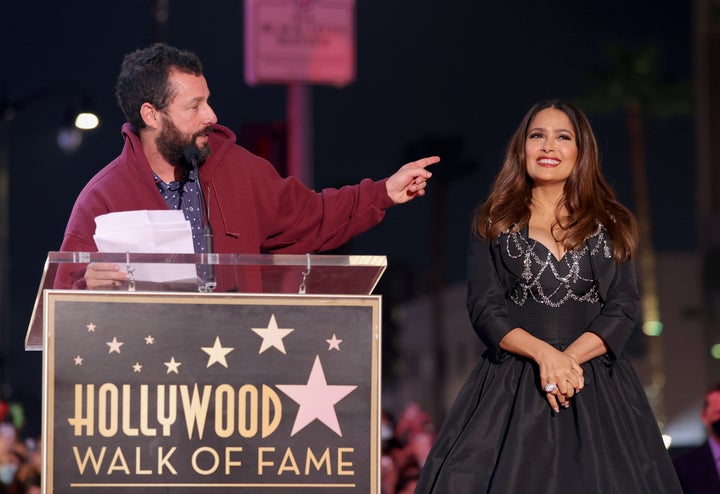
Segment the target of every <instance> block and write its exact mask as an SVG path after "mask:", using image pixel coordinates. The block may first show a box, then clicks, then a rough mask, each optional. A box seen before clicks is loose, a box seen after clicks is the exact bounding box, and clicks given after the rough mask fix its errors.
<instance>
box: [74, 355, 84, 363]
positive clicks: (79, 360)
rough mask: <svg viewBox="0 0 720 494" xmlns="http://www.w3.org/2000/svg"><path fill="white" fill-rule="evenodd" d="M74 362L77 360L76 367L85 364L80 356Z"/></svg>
mask: <svg viewBox="0 0 720 494" xmlns="http://www.w3.org/2000/svg"><path fill="white" fill-rule="evenodd" d="M73 360H75V365H82V363H83V358H82V357H81V356H80V355H78V356H77V357H75V358H74V359H73Z"/></svg>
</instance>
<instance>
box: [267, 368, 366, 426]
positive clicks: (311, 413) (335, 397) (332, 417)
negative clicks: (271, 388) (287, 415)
mask: <svg viewBox="0 0 720 494" xmlns="http://www.w3.org/2000/svg"><path fill="white" fill-rule="evenodd" d="M277 387H278V389H280V391H282V392H283V393H285V394H286V395H288V396H289V397H290V398H292V399H293V400H294V401H295V402H296V403H297V404H299V405H300V408H299V409H298V413H297V416H296V417H295V423H294V424H293V428H292V432H291V433H290V435H291V436H294V435H295V434H296V433H298V432H300V431H301V430H302V429H303V428H305V426H306V425H308V424H309V423H310V422H312V421H313V420H315V419H318V420H319V421H320V422H322V423H323V424H325V425H327V426H328V427H329V428H330V429H331V430H332V431H333V432H335V433H336V434H337V435H338V436H340V437H342V432H341V431H340V424H339V423H338V419H337V415H336V414H335V404H336V403H337V402H339V401H340V400H342V399H343V398H345V397H346V396H347V395H349V394H350V393H351V392H352V391H353V390H354V389H355V388H357V386H341V385H330V384H327V381H326V380H325V373H324V372H323V368H322V364H321V363H320V357H319V356H317V355H316V356H315V363H314V364H313V367H312V370H311V371H310V377H308V381H307V384H302V385H296V384H278V385H277Z"/></svg>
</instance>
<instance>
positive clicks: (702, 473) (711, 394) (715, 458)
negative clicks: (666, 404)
mask: <svg viewBox="0 0 720 494" xmlns="http://www.w3.org/2000/svg"><path fill="white" fill-rule="evenodd" d="M700 418H701V419H702V421H703V423H704V424H705V428H706V429H707V433H708V439H707V441H705V442H704V443H703V444H702V445H700V446H698V447H697V448H695V449H692V450H690V451H688V452H687V453H684V454H682V455H680V456H679V457H677V458H676V459H675V460H674V464H675V470H676V471H677V474H678V478H679V479H680V484H681V485H682V488H683V492H684V493H685V494H711V493H717V492H720V473H719V472H720V383H717V384H715V386H713V387H712V388H711V389H710V390H709V391H708V392H707V393H706V394H705V400H704V402H703V410H702V413H701V414H700Z"/></svg>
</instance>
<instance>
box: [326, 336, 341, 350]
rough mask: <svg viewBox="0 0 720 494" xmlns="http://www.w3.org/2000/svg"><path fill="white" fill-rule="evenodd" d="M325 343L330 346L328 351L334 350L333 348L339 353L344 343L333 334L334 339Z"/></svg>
mask: <svg viewBox="0 0 720 494" xmlns="http://www.w3.org/2000/svg"><path fill="white" fill-rule="evenodd" d="M325 341H327V342H328V345H330V346H329V347H328V351H330V350H332V349H333V348H334V349H335V350H337V351H338V352H339V351H340V343H342V340H338V339H337V336H335V335H334V334H333V337H332V338H331V339H329V340H325Z"/></svg>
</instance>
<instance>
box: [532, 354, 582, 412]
mask: <svg viewBox="0 0 720 494" xmlns="http://www.w3.org/2000/svg"><path fill="white" fill-rule="evenodd" d="M535 361H536V362H537V364H538V367H539V368H540V387H541V388H542V389H543V390H544V391H545V392H546V398H547V401H548V403H549V404H550V407H551V408H552V409H553V410H555V411H556V412H559V411H560V407H561V406H562V407H564V408H567V407H569V406H570V398H572V397H573V396H574V395H575V393H577V392H579V391H580V390H581V389H582V388H583V387H584V386H585V380H584V378H583V370H582V367H580V364H579V363H578V361H577V359H575V357H573V356H571V355H568V354H566V353H563V352H561V351H560V350H558V349H557V348H555V347H552V346H550V345H548V346H547V348H545V349H544V350H543V351H542V352H541V353H540V354H539V355H538V356H537V358H536V359H535Z"/></svg>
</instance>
